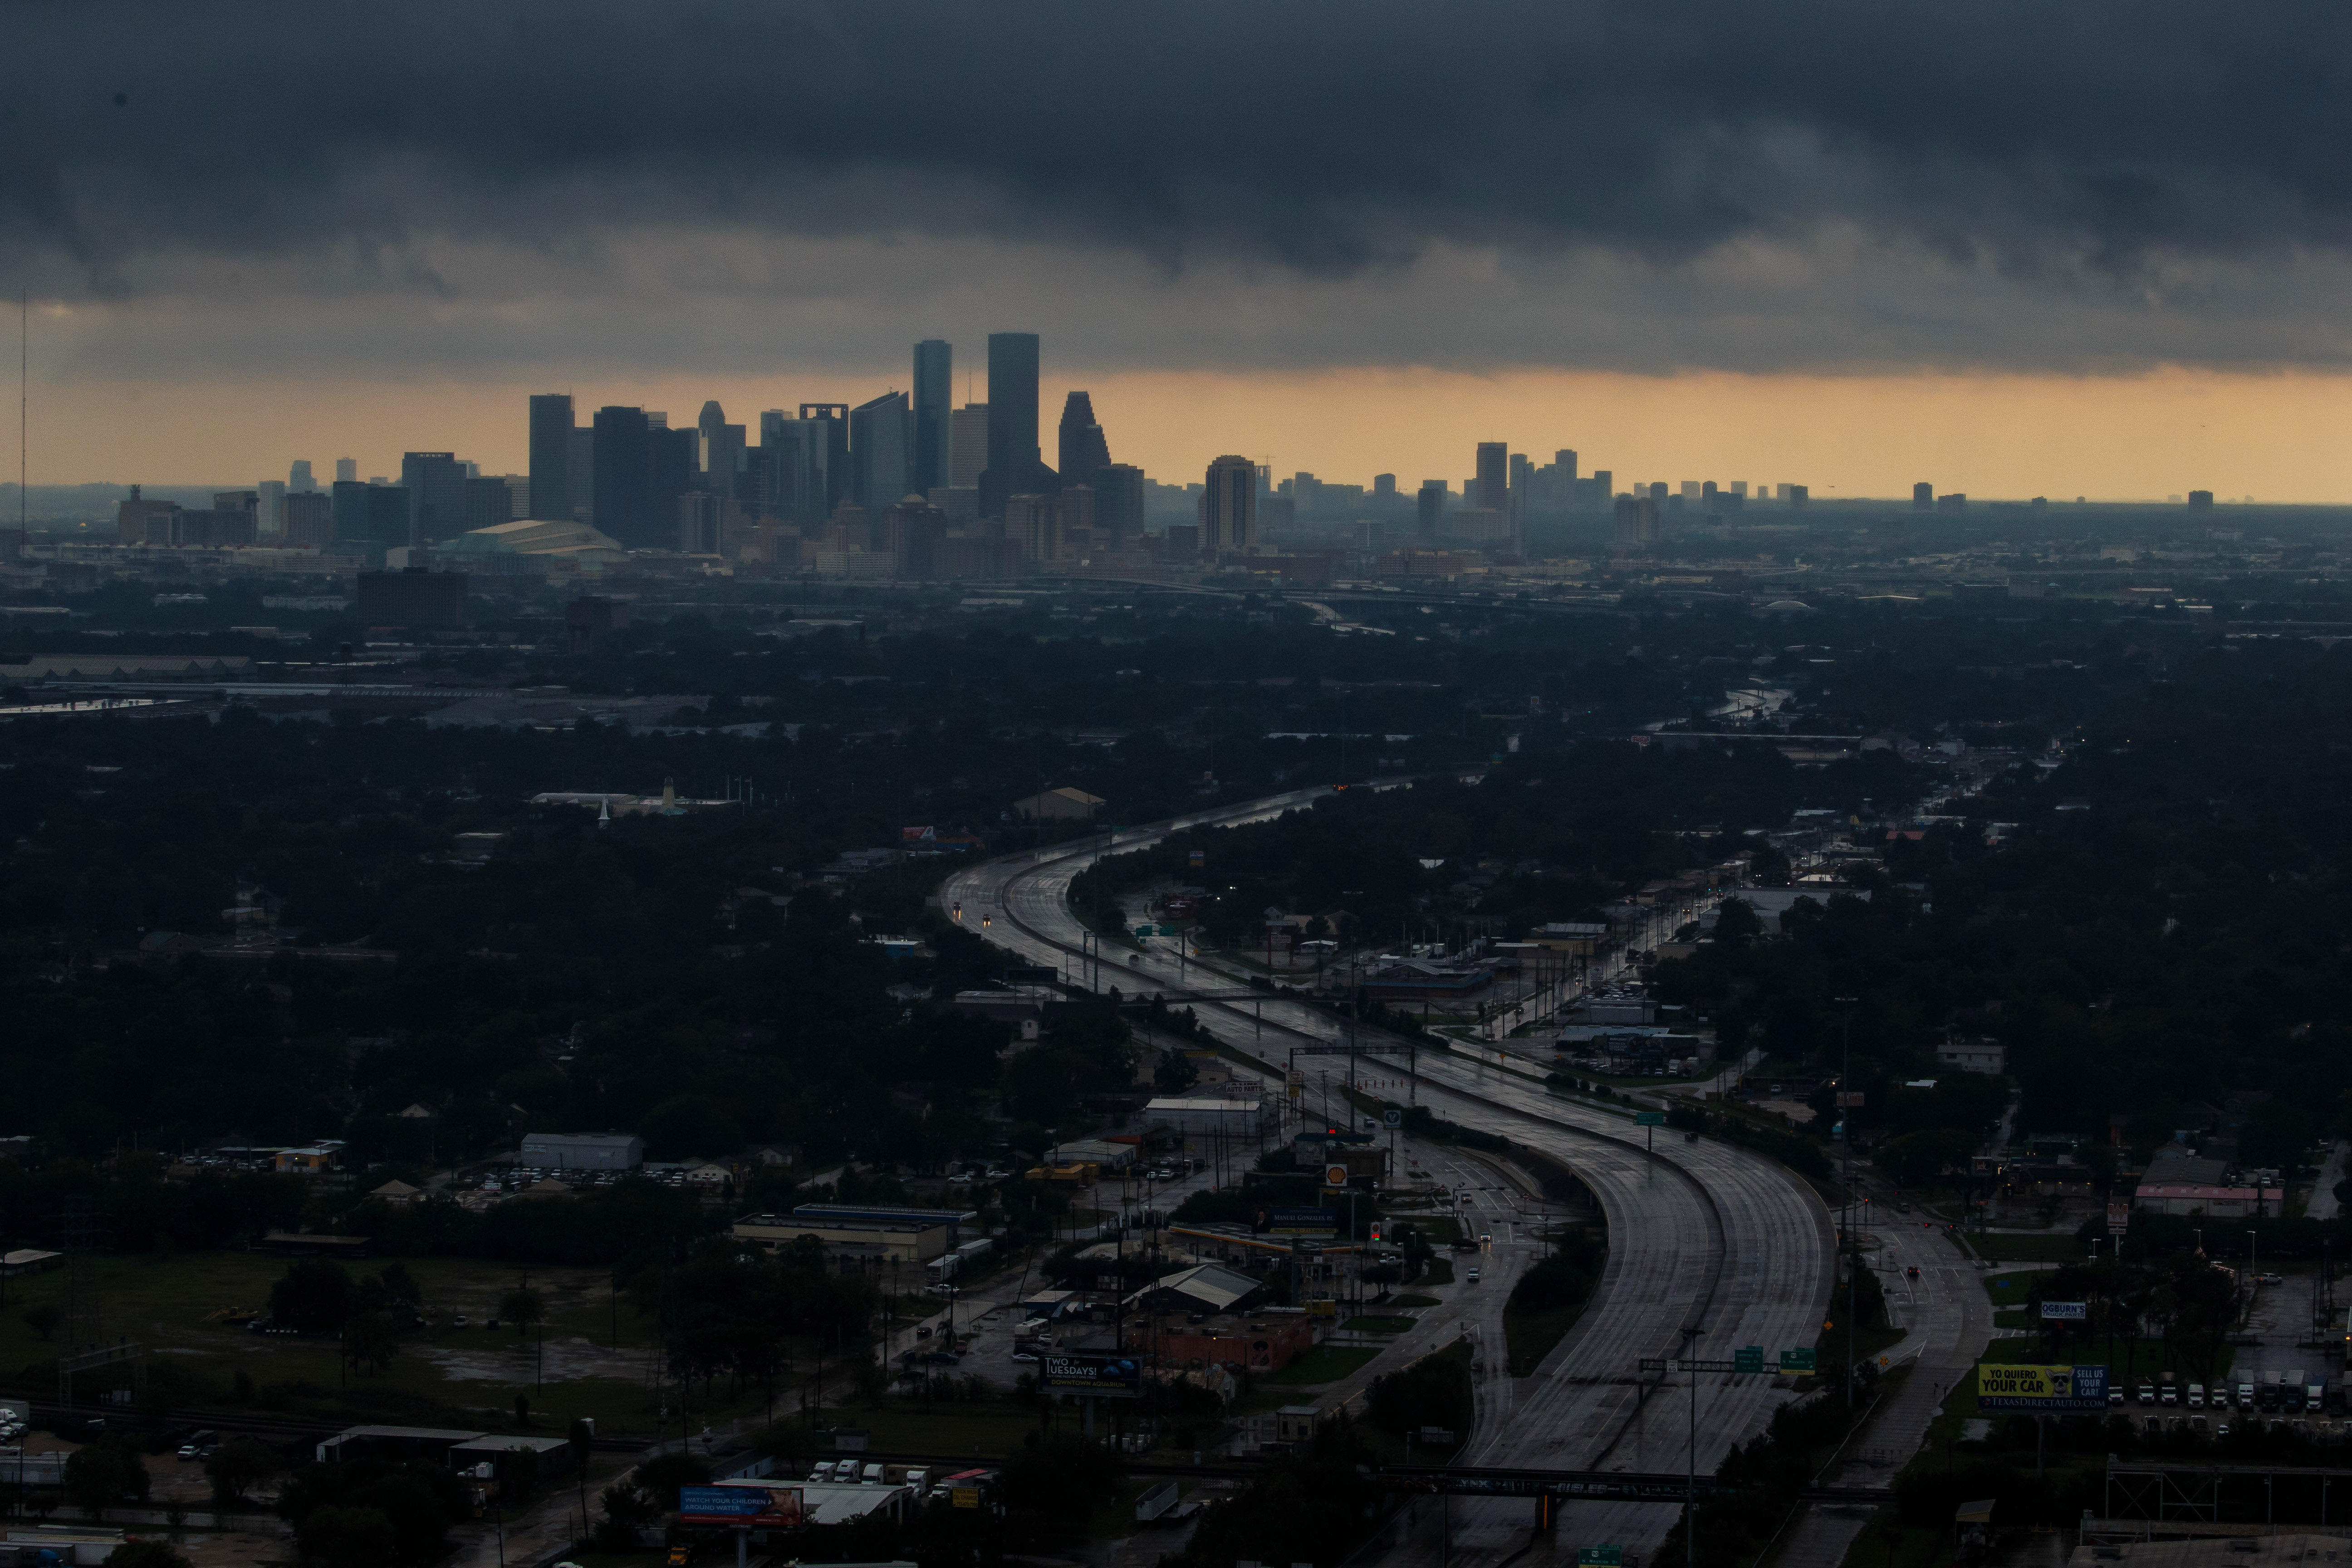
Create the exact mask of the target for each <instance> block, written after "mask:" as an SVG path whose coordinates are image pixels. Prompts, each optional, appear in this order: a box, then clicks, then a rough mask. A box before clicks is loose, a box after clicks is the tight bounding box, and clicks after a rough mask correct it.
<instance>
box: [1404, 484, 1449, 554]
mask: <svg viewBox="0 0 2352 1568" xmlns="http://www.w3.org/2000/svg"><path fill="white" fill-rule="evenodd" d="M1445 495H1446V489H1445V481H1444V479H1423V480H1422V481H1421V489H1420V491H1419V493H1417V494H1416V495H1415V496H1414V497H1413V498H1412V499H1413V523H1414V529H1413V531H1414V532H1415V533H1417V534H1418V535H1419V536H1420V538H1421V542H1423V544H1427V543H1428V542H1431V541H1432V540H1433V539H1435V538H1436V537H1437V530H1438V527H1439V525H1440V524H1441V523H1443V522H1444V519H1445Z"/></svg>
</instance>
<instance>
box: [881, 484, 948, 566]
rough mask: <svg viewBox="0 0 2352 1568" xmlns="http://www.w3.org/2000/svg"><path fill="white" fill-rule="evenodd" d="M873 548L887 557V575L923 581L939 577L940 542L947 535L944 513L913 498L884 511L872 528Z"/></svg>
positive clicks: (892, 505) (894, 504)
mask: <svg viewBox="0 0 2352 1568" xmlns="http://www.w3.org/2000/svg"><path fill="white" fill-rule="evenodd" d="M874 535H875V537H874V545H873V548H875V549H876V550H878V551H880V552H883V553H884V554H886V555H887V556H889V557H890V574H891V575H892V576H893V577H897V578H899V579H901V580H904V581H908V582H923V581H927V580H929V579H930V578H933V577H936V576H938V575H939V574H940V572H939V552H940V542H941V541H943V540H945V539H946V538H947V536H948V519H947V514H946V513H945V512H943V511H941V510H940V509H939V508H938V507H935V506H933V505H932V504H931V503H930V502H929V501H927V500H917V499H916V498H914V497H913V496H908V497H906V498H905V499H903V500H896V501H893V502H891V503H890V505H888V506H887V507H885V508H883V510H882V516H881V518H880V519H879V520H878V521H877V523H876V525H875V529H874Z"/></svg>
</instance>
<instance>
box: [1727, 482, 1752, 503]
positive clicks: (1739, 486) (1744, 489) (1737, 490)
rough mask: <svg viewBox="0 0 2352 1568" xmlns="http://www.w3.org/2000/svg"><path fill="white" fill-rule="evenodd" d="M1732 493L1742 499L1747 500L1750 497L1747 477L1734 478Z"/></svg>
mask: <svg viewBox="0 0 2352 1568" xmlns="http://www.w3.org/2000/svg"><path fill="white" fill-rule="evenodd" d="M1731 493H1732V494H1733V495H1736V496H1738V498H1739V499H1740V500H1747V499H1748V481H1747V480H1746V479H1734V480H1732V481H1731Z"/></svg>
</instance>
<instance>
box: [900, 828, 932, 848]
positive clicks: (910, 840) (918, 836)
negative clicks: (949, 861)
mask: <svg viewBox="0 0 2352 1568" xmlns="http://www.w3.org/2000/svg"><path fill="white" fill-rule="evenodd" d="M939 841H940V830H939V829H938V828H936V827H902V828H900V829H898V842H899V843H900V844H901V845H902V846H904V847H907V848H909V849H911V848H914V847H916V846H918V845H923V844H936V843H938V842H939Z"/></svg>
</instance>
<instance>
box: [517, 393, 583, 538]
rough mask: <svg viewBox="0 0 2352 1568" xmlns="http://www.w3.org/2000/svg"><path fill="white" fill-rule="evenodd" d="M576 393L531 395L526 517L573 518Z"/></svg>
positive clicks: (561, 519) (544, 518) (551, 520)
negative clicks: (574, 412) (574, 398)
mask: <svg viewBox="0 0 2352 1568" xmlns="http://www.w3.org/2000/svg"><path fill="white" fill-rule="evenodd" d="M572 429H573V421H572V395H571V394H570V393H568V392H541V393H534V394H532V395H531V399H530V508H529V509H528V510H526V511H525V512H524V514H523V515H524V516H526V517H533V518H538V519H540V520H541V521H546V522H569V521H572V503H573V501H574V500H576V499H577V498H575V497H574V495H573V494H572Z"/></svg>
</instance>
